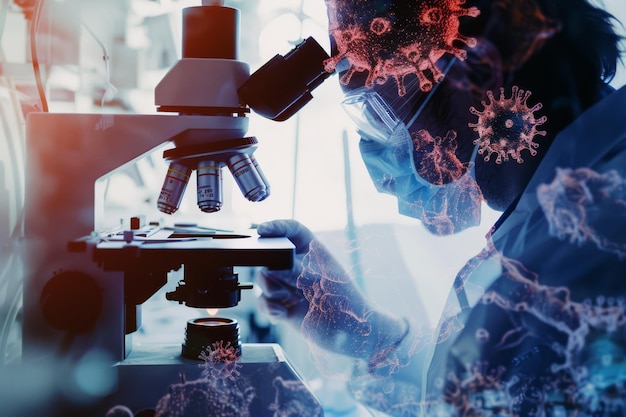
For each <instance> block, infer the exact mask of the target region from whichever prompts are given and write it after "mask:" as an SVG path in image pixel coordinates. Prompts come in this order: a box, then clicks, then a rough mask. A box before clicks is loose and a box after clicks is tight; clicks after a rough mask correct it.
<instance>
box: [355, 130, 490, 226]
mask: <svg viewBox="0 0 626 417" xmlns="http://www.w3.org/2000/svg"><path fill="white" fill-rule="evenodd" d="M361 136H362V139H361V141H360V143H359V147H360V151H361V156H362V157H363V161H364V162H365V165H366V167H367V170H368V172H369V174H370V177H371V178H372V181H373V182H374V185H375V186H376V189H377V190H378V191H379V192H382V193H387V194H392V195H394V196H396V197H397V199H398V211H399V212H400V214H403V215H406V216H410V217H413V218H416V219H419V220H421V221H422V223H423V224H424V226H425V227H426V228H427V229H428V230H429V231H431V232H432V233H434V234H437V235H447V234H452V233H457V232H460V231H461V230H464V229H466V228H468V227H472V226H477V225H478V224H480V213H481V202H482V200H483V198H482V194H481V192H480V189H479V187H478V184H477V183H476V181H475V177H474V159H475V157H476V151H477V148H475V149H474V152H473V154H472V157H471V160H470V163H469V165H468V167H467V169H466V170H465V172H464V173H463V174H461V175H460V176H459V177H458V178H456V179H454V180H453V181H450V182H448V183H445V184H441V185H438V184H433V183H431V182H429V181H427V180H426V179H424V178H423V177H422V176H421V175H420V174H419V173H418V170H417V169H416V164H415V152H414V141H413V139H412V137H411V134H410V133H409V130H408V128H407V127H406V125H404V124H403V123H399V124H398V125H397V126H396V127H395V129H394V131H393V132H392V134H391V135H390V136H389V137H388V138H387V139H386V140H384V141H383V140H380V138H376V139H372V138H368V136H367V134H366V133H365V132H361Z"/></svg>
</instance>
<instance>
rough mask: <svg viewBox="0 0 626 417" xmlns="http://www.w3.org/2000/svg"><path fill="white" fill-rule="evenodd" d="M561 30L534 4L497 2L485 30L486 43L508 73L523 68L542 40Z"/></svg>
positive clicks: (532, 1) (527, 0)
mask: <svg viewBox="0 0 626 417" xmlns="http://www.w3.org/2000/svg"><path fill="white" fill-rule="evenodd" d="M559 30H561V23H560V22H558V21H556V20H553V19H550V18H548V17H546V16H545V15H544V14H543V12H542V11H541V7H540V6H539V5H538V4H537V2H536V0H497V1H494V2H493V5H492V18H491V20H490V22H489V25H488V28H487V30H486V31H487V36H488V37H489V39H495V40H496V43H498V44H501V45H515V47H514V48H510V47H500V48H499V49H500V50H501V51H502V66H503V69H504V70H507V71H512V70H515V69H516V68H519V67H520V66H521V65H522V64H524V63H525V62H526V61H527V60H528V59H529V58H530V57H531V56H532V55H533V54H534V53H535V52H536V51H537V50H539V49H540V48H541V47H542V46H543V44H544V43H545V42H546V40H548V39H550V38H551V37H552V36H554V35H555V34H556V33H557V32H558V31H559Z"/></svg>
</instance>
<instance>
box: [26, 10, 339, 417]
mask: <svg viewBox="0 0 626 417" xmlns="http://www.w3.org/2000/svg"><path fill="white" fill-rule="evenodd" d="M238 19H239V15H238V10H237V9H234V8H230V7H226V6H224V5H223V2H219V1H218V2H215V1H205V2H204V4H203V5H202V6H194V7H188V8H185V9H184V10H183V48H182V50H183V54H182V59H181V60H180V61H179V62H178V63H177V64H176V65H175V66H174V67H173V68H172V69H171V70H170V71H169V72H168V73H167V74H166V76H165V77H164V78H163V80H162V81H161V82H160V83H159V84H158V85H157V87H156V89H155V104H156V106H157V110H158V112H159V113H157V114H149V115H148V114H145V115H142V114H62V113H31V114H30V115H29V117H28V120H27V134H26V155H27V164H26V165H27V174H26V197H25V204H24V207H25V217H24V236H25V239H24V244H23V259H24V265H25V280H24V316H23V319H24V320H23V323H24V325H23V360H24V361H34V360H40V359H41V358H46V357H47V358H55V357H58V358H62V359H63V360H67V359H68V358H69V359H70V360H75V361H76V362H77V363H78V362H79V361H80V360H81V358H83V357H85V356H86V355H88V354H91V353H94V352H96V353H98V354H99V355H100V357H103V358H106V361H109V362H111V363H113V364H114V366H113V369H114V371H115V383H114V385H113V388H112V389H111V390H110V392H107V393H106V395H103V396H102V397H98V396H97V395H96V396H95V398H90V399H76V401H75V402H76V404H78V405H77V407H78V406H80V407H84V408H85V409H87V410H89V414H90V415H101V416H104V415H105V414H106V413H107V411H108V410H111V409H113V408H114V407H124V409H125V410H129V412H132V413H134V414H135V415H139V414H140V413H145V412H148V413H153V414H154V413H156V414H157V415H196V414H190V413H191V411H189V410H190V409H192V408H193V407H196V408H197V409H202V410H205V411H206V412H212V413H213V414H211V415H224V416H227V415H248V414H246V413H249V415H252V416H265V415H273V414H274V413H280V412H281V411H280V410H281V409H283V408H284V407H287V408H289V407H291V408H293V407H302V409H303V410H308V411H306V413H308V414H306V413H305V414H300V415H321V413H322V412H321V408H320V406H319V404H318V403H317V401H316V400H315V398H314V397H313V396H312V395H311V393H310V392H309V391H308V389H307V388H306V386H305V384H304V383H303V381H302V379H301V378H300V377H299V375H298V374H297V373H296V372H295V370H294V368H293V367H292V366H291V364H290V363H289V362H288V361H287V359H286V357H285V355H284V353H283V351H282V350H281V348H280V346H279V345H276V344H243V345H242V344H241V343H240V342H239V334H238V326H237V322H236V321H235V320H232V319H229V318H226V317H214V318H211V317H200V318H198V319H196V320H190V321H189V322H188V323H187V330H186V336H184V335H183V334H182V332H181V343H179V344H176V345H167V346H158V345H150V346H136V345H134V344H133V342H132V335H133V333H134V332H136V331H137V329H138V328H139V327H140V326H141V306H142V304H143V303H145V302H146V301H147V300H148V299H149V298H150V297H152V296H153V295H154V294H155V293H156V292H157V291H158V290H159V289H161V288H162V287H163V286H164V285H165V284H166V283H167V280H168V277H170V276H172V274H174V275H175V274H178V275H181V274H182V279H181V280H180V281H179V283H178V286H177V287H176V289H175V290H174V291H172V292H169V293H167V298H168V299H169V300H171V301H173V303H172V305H173V308H176V307H174V306H175V302H178V303H179V304H185V305H187V306H189V307H194V308H220V309H223V308H228V307H233V306H236V305H237V304H238V302H239V301H240V298H241V291H242V290H244V289H248V288H250V287H251V286H250V285H248V284H245V283H241V282H239V279H238V274H237V273H236V271H235V269H234V268H235V267H237V266H267V267H270V268H275V269H282V268H290V267H291V265H292V262H293V255H294V248H293V245H292V244H291V243H290V242H289V241H288V240H287V239H282V238H259V237H257V236H256V233H255V232H254V231H253V230H247V231H244V232H243V233H230V232H223V231H216V230H210V229H204V228H198V227H188V226H180V225H176V223H175V222H173V223H172V224H167V223H168V222H163V223H162V222H159V223H158V224H157V223H152V222H151V221H150V219H146V217H145V216H144V215H142V214H141V213H136V214H135V213H133V214H129V216H128V218H126V219H125V220H124V221H122V222H120V219H119V216H118V217H116V216H110V215H109V213H108V212H107V210H106V209H105V201H104V195H105V192H106V188H107V187H108V186H109V182H108V179H109V178H110V177H111V176H112V175H113V174H115V173H117V172H120V171H123V170H125V169H127V168H128V167H129V166H131V165H132V164H133V163H135V162H136V161H137V160H139V159H141V158H142V157H144V156H145V155H147V154H149V153H151V152H154V151H155V150H159V149H164V151H163V157H164V160H165V161H166V162H167V163H169V168H168V172H167V174H166V177H165V181H164V182H163V186H162V189H161V193H160V194H159V197H158V202H157V207H158V209H159V210H160V211H161V212H162V213H165V214H174V213H175V212H176V211H177V210H178V209H179V206H180V203H181V200H182V196H183V194H184V192H185V189H186V186H187V181H188V180H189V178H190V176H191V175H192V173H193V171H196V175H197V181H196V184H197V196H198V206H199V208H200V210H201V211H203V212H209V213H210V212H215V211H218V210H220V209H221V208H222V205H223V194H222V190H221V181H222V174H221V171H222V169H223V168H224V167H228V168H229V170H230V172H231V173H232V175H233V177H234V178H235V181H236V182H237V184H238V186H239V188H240V189H241V191H242V194H243V195H244V197H245V198H247V199H248V200H250V201H261V200H263V199H265V198H266V197H267V196H268V195H269V183H268V182H267V179H266V178H265V176H264V174H263V173H262V171H261V169H260V167H259V164H258V163H257V162H256V160H255V158H254V156H253V153H254V151H255V149H256V147H257V146H258V141H257V139H256V138H255V137H251V136H246V131H247V128H248V117H247V115H248V113H249V112H250V109H252V110H255V109H259V113H260V114H261V115H263V116H264V117H267V118H271V119H274V120H285V119H286V118H288V117H289V116H291V115H293V114H295V113H296V112H297V111H298V110H299V108H301V107H302V106H303V105H304V104H306V102H308V101H309V100H310V99H311V94H310V92H311V90H312V89H314V88H315V87H316V86H317V85H319V84H320V83H321V82H322V81H323V80H324V79H325V78H327V77H328V76H329V75H330V74H328V73H327V72H326V71H324V69H323V66H322V61H323V60H324V59H326V58H327V57H328V56H327V55H326V53H325V52H324V50H323V49H322V48H321V47H320V46H319V45H318V44H317V43H316V42H315V41H314V40H313V39H311V38H309V39H307V40H305V41H304V42H302V43H301V44H300V45H298V46H297V47H296V48H294V50H293V51H291V52H290V53H289V54H287V55H285V56H284V57H283V56H280V55H277V56H276V57H274V59H272V60H271V61H269V62H268V63H267V64H266V65H265V66H263V67H261V68H260V69H259V70H258V71H257V72H255V73H254V74H252V75H250V70H249V66H248V64H246V63H244V62H242V61H239V59H238V45H237V43H238V41H237V32H238ZM275 71H277V72H278V73H279V74H280V76H281V78H280V80H281V85H279V84H276V83H275V82H274V84H271V85H274V87H272V88H273V89H274V90H272V89H270V90H267V85H268V80H274V79H275V78H276V77H274V76H272V75H271V74H272V73H273V72H275ZM282 85H284V86H286V88H285V89H284V90H283V89H282ZM129 198H133V196H129ZM199 365H201V366H199ZM64 401H65V402H70V403H71V402H72V400H71V399H65V400H64ZM71 405H72V404H70V406H71ZM184 410H187V411H184ZM218 410H219V411H218ZM159 413H160V414H159ZM168 413H169V414H168ZM185 413H187V414H185ZM142 415H145V414H142ZM197 415H200V414H197Z"/></svg>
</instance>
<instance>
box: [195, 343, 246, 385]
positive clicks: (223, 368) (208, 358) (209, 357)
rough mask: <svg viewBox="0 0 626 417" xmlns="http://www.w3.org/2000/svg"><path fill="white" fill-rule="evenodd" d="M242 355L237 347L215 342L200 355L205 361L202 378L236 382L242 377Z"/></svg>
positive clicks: (202, 365) (202, 366)
mask: <svg viewBox="0 0 626 417" xmlns="http://www.w3.org/2000/svg"><path fill="white" fill-rule="evenodd" d="M240 357H241V356H240V354H239V352H238V350H237V347H236V346H232V345H231V343H230V342H226V343H224V342H222V341H220V342H215V343H213V344H212V345H211V346H210V347H208V348H206V349H205V350H203V351H202V352H201V353H200V357H199V358H200V359H201V360H202V361H204V362H203V363H202V364H201V365H200V367H201V368H202V376H203V377H205V378H207V379H213V380H215V379H220V380H226V379H228V380H231V381H234V380H235V379H237V377H239V376H240V372H239V368H240V367H241V365H240V364H239V363H238V360H239V358H240Z"/></svg>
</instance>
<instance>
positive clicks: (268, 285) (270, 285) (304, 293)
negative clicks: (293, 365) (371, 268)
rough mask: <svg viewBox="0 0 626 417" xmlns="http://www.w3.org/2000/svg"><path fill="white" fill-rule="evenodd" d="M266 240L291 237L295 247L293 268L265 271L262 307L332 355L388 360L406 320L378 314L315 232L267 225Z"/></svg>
mask: <svg viewBox="0 0 626 417" xmlns="http://www.w3.org/2000/svg"><path fill="white" fill-rule="evenodd" d="M258 232H259V234H260V235H261V236H266V237H269V236H273V237H277V236H283V237H287V238H288V239H289V240H291V242H292V243H293V244H294V245H295V246H296V257H297V259H296V260H295V262H294V267H293V268H292V269H291V270H287V271H272V270H267V269H264V270H263V271H262V272H261V274H260V275H259V285H260V287H261V288H262V289H263V294H262V296H261V300H260V303H261V306H260V308H261V309H262V310H264V311H266V312H267V313H269V315H270V316H271V317H274V318H275V319H285V320H288V321H289V322H290V323H291V324H292V325H295V326H299V327H300V328H301V331H302V334H303V336H304V337H305V338H306V339H307V340H308V341H309V342H313V343H315V344H316V345H318V346H320V347H322V348H325V349H327V350H330V351H333V352H336V353H341V354H344V355H348V356H351V357H355V358H360V359H364V360H366V361H368V362H372V361H375V360H379V359H381V360H383V358H384V357H386V356H387V354H388V353H390V352H391V350H393V348H394V347H395V346H396V345H397V344H399V342H401V341H402V339H403V337H404V335H406V333H407V331H408V326H407V324H406V322H405V321H404V320H401V319H397V318H394V317H391V316H388V315H387V314H385V313H383V312H381V311H377V310H376V309H375V308H374V307H373V306H372V305H370V303H368V302H367V300H366V299H365V298H364V296H363V294H362V293H361V291H360V289H359V288H358V287H357V286H356V284H355V283H354V281H353V279H352V278H351V277H350V275H349V274H348V273H347V272H346V271H345V270H344V269H343V267H342V266H341V265H340V264H339V263H338V262H337V261H336V260H335V258H334V257H333V256H332V254H331V253H330V252H329V251H328V250H327V249H326V248H325V247H324V245H322V243H320V241H319V240H317V239H316V238H315V237H314V235H313V233H312V232H311V231H310V230H309V229H307V228H306V227H305V226H303V225H302V224H300V223H298V222H296V221H293V220H276V221H272V222H268V223H263V224H262V225H260V226H259V228H258Z"/></svg>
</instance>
